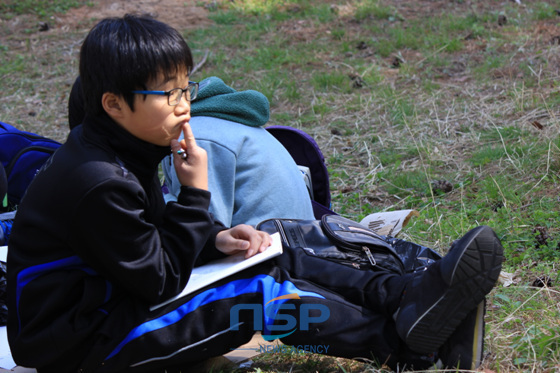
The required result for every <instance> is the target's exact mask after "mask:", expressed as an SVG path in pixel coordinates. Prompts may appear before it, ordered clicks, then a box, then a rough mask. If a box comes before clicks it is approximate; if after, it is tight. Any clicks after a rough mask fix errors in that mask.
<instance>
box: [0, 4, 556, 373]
mask: <svg viewBox="0 0 560 373" xmlns="http://www.w3.org/2000/svg"><path fill="white" fill-rule="evenodd" d="M76 6H89V7H92V8H93V7H95V5H94V4H91V3H89V2H87V1H77V0H76V1H70V0H57V1H51V2H26V1H10V0H8V1H4V2H3V3H2V4H0V14H1V15H0V75H1V76H2V79H1V80H0V91H1V92H2V94H1V95H0V112H2V116H1V118H0V120H2V121H5V122H8V123H12V124H15V125H17V126H20V127H22V128H24V129H26V130H30V131H34V132H38V133H41V134H43V135H46V136H49V137H52V138H55V139H57V140H59V141H63V140H64V138H65V136H66V134H67V116H66V115H67V114H66V100H67V98H68V94H69V89H70V85H71V84H72V82H73V79H74V78H75V76H76V75H77V55H78V50H79V46H80V43H81V40H82V39H83V37H84V35H85V33H86V32H87V30H88V28H89V27H90V26H92V25H93V24H94V22H95V20H91V19H88V18H84V19H82V20H79V21H76V24H72V25H64V24H61V23H57V19H58V18H57V17H59V16H61V15H62V14H63V13H64V12H66V11H68V10H69V9H72V7H76ZM184 6H185V7H187V8H188V9H198V10H203V11H204V12H205V15H206V16H207V17H208V18H209V19H210V20H211V24H210V25H209V26H201V27H185V29H184V30H181V31H182V32H183V34H184V36H185V38H186V39H187V41H188V42H189V44H190V45H191V47H192V49H193V53H194V55H195V59H196V60H197V61H200V60H202V58H203V57H204V56H205V54H206V53H208V58H207V60H206V62H205V63H204V64H203V65H202V66H201V68H200V70H199V71H197V72H196V74H195V75H194V76H193V79H195V80H201V79H203V78H205V77H207V76H212V75H216V76H219V77H220V78H222V79H223V80H224V81H225V82H226V83H227V84H229V85H231V86H233V87H234V88H236V89H238V90H244V89H255V90H258V91H261V92H263V93H264V94H265V95H266V96H267V97H268V99H269V100H270V102H271V112H272V114H271V120H270V124H275V125H292V126H295V127H298V128H302V129H303V130H305V131H307V132H308V133H309V134H311V135H312V136H314V138H315V139H316V140H317V142H318V143H319V145H320V146H321V148H322V150H323V152H324V154H325V157H326V159H327V166H328V168H329V172H330V175H331V190H332V196H333V206H332V208H333V209H334V210H335V211H337V212H339V213H341V214H342V215H344V216H347V217H349V218H351V219H354V220H359V219H361V218H362V217H364V216H365V215H367V214H369V213H371V212H374V211H384V210H394V209H403V208H414V209H416V210H418V211H419V212H420V216H419V217H416V218H414V219H412V220H411V222H410V224H409V225H408V226H407V228H406V229H405V230H404V231H403V232H402V234H403V238H406V239H409V240H411V241H415V242H418V243H421V244H424V245H427V246H430V247H434V248H435V249H437V250H439V251H441V252H445V250H446V248H447V247H448V246H449V244H450V243H451V242H452V241H453V240H454V239H456V238H457V237H459V236H461V235H462V234H464V233H465V232H466V231H467V230H468V229H470V228H472V227H474V226H476V225H480V224H486V225H489V226H491V227H493V228H494V229H495V230H496V232H497V233H498V235H499V237H500V238H501V239H502V241H503V244H504V247H505V250H506V261H505V262H504V273H505V274H510V275H511V279H512V281H511V282H510V283H509V284H508V286H503V285H499V286H497V287H496V289H495V290H494V291H493V292H492V293H491V295H490V296H489V299H488V312H487V330H486V332H487V335H486V343H487V351H488V356H487V357H486V359H485V362H484V368H485V369H488V370H490V371H495V372H498V371H499V372H510V371H511V372H521V371H535V372H551V371H555V370H557V369H558V368H559V366H560V348H559V345H560V342H559V338H560V327H559V322H558V320H560V306H559V303H560V296H559V292H558V290H557V289H558V281H559V280H560V279H559V273H560V272H559V266H560V246H559V241H560V214H559V213H560V203H559V200H558V194H559V191H560V175H559V173H558V170H559V156H560V136H559V134H560V124H559V122H558V118H559V115H560V111H559V107H560V106H559V105H558V104H559V103H560V91H559V83H558V82H559V81H560V79H559V72H558V66H560V45H559V40H560V25H559V21H560V17H559V15H558V13H557V9H560V1H558V0H551V1H547V2H541V1H531V2H529V1H525V2H522V4H517V3H515V2H507V1H505V2H484V1H469V2H467V1H463V0H455V1H443V0H441V1H439V0H434V1H432V2H422V3H418V2H415V1H400V2H390V1H386V0H349V1H347V0H344V1H342V0H333V1H329V2H326V1H322V0H309V1H308V0H306V1H303V0H268V1H263V0H261V1H258V0H238V1H235V2H230V1H221V0H216V1H210V0H207V1H206V0H204V1H198V2H185V3H184ZM160 18H161V19H163V20H165V15H164V14H161V15H160ZM40 22H47V23H49V24H50V26H51V28H50V29H49V30H48V31H44V32H43V31H39V23H40ZM434 182H436V183H434ZM442 183H443V184H446V185H447V184H449V185H451V186H452V189H451V190H449V191H446V192H443V191H442V190H439V189H434V185H441V184H442ZM539 278H547V279H550V282H546V284H547V286H545V287H540V286H534V285H535V284H536V285H540V284H542V283H539V282H538V281H537V282H535V281H536V280H537V279H539ZM267 355H269V354H267ZM360 364H361V365H360ZM360 364H358V363H356V362H352V361H343V360H340V359H331V358H326V357H322V356H320V355H319V356H317V355H311V356H310V355H305V356H298V355H280V356H277V355H274V354H270V355H269V356H263V357H261V358H259V359H257V361H256V362H255V363H254V365H253V367H252V368H250V369H249V370H248V371H251V372H257V371H258V372H271V371H313V372H314V371H322V372H323V371H346V372H349V371H364V370H368V371H380V370H379V369H378V368H377V367H376V366H375V365H372V364H367V363H366V364H363V363H360Z"/></svg>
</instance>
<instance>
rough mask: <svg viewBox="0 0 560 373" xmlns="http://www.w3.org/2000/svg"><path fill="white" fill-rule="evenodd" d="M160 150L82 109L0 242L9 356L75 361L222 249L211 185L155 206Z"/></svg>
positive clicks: (41, 363)
mask: <svg viewBox="0 0 560 373" xmlns="http://www.w3.org/2000/svg"><path fill="white" fill-rule="evenodd" d="M169 151H170V150H169V147H161V146H155V145H152V144H149V143H146V142H144V141H142V140H140V139H138V138H136V137H134V136H132V135H131V134H129V133H128V132H127V131H125V130H124V129H122V128H121V127H120V126H118V125H117V124H115V123H114V122H113V121H112V120H110V119H109V118H108V117H102V118H96V119H92V118H87V117H86V119H85V122H84V124H83V125H82V126H78V127H76V128H75V129H74V130H73V131H72V132H71V133H70V135H69V137H68V139H67V141H66V143H65V144H64V145H63V146H62V147H61V148H60V149H59V150H58V151H57V152H56V153H55V154H54V156H53V157H52V158H51V160H50V161H49V162H48V163H47V164H46V165H45V167H43V169H42V170H41V171H40V172H39V173H38V175H37V176H36V177H35V179H34V180H33V182H32V183H31V185H30V187H29V189H28V191H27V194H26V196H25V197H24V199H23V201H22V203H21V205H20V206H19V208H18V212H17V217H16V219H15V223H14V226H13V230H12V233H11V236H10V246H9V250H8V251H9V253H8V265H7V267H8V302H9V303H8V304H9V306H8V308H9V320H8V338H9V342H10V347H11V350H12V355H13V357H14V359H15V361H16V363H18V364H20V365H23V366H30V367H37V368H41V367H45V368H47V369H45V370H49V369H48V367H53V368H54V367H56V365H57V364H58V363H60V362H61V361H64V362H65V364H64V366H72V365H73V364H72V363H74V364H79V362H80V360H81V359H83V357H84V356H85V355H86V354H87V353H88V350H89V349H90V348H91V346H92V345H93V342H94V341H98V340H99V338H102V336H103V331H104V330H108V328H113V327H116V326H118V322H119V321H118V320H119V318H122V317H125V316H126V315H125V313H127V312H128V313H130V312H133V311H131V310H134V309H147V308H148V307H149V306H150V305H154V304H157V303H159V302H161V301H163V300H166V299H168V298H169V297H171V296H173V295H175V294H177V293H179V292H180V291H181V290H182V289H183V287H184V286H185V284H186V282H187V280H188V278H189V275H190V271H191V269H192V268H193V266H194V265H195V262H199V263H201V262H205V261H207V260H209V259H212V258H215V257H218V256H220V255H221V254H220V253H219V252H218V251H217V250H216V249H215V248H214V243H215V237H216V234H217V233H218V232H219V231H220V230H222V229H224V226H223V225H221V224H220V223H219V222H216V221H215V220H214V219H213V217H212V215H211V214H210V213H209V212H208V205H209V201H210V193H209V192H207V191H203V190H200V189H196V188H188V187H183V188H182V190H181V194H180V196H179V200H178V202H177V203H169V204H167V205H165V203H164V201H163V197H162V193H161V188H160V183H159V180H158V164H159V162H160V161H161V160H162V159H163V157H164V156H165V155H167V154H169ZM117 313H119V315H117Z"/></svg>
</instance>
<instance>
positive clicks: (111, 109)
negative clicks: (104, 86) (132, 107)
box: [101, 92, 126, 118]
mask: <svg viewBox="0 0 560 373" xmlns="http://www.w3.org/2000/svg"><path fill="white" fill-rule="evenodd" d="M101 105H102V106H103V109H105V112H106V113H107V114H109V116H111V117H112V118H121V117H122V116H123V115H124V110H125V109H126V108H125V105H126V103H125V102H124V100H123V98H122V97H121V96H117V95H116V94H114V93H112V92H105V93H103V96H102V97H101Z"/></svg>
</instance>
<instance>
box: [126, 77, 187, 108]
mask: <svg viewBox="0 0 560 373" xmlns="http://www.w3.org/2000/svg"><path fill="white" fill-rule="evenodd" d="M132 93H138V94H141V95H159V96H167V103H168V104H169V106H177V105H179V102H181V97H183V96H185V100H187V101H191V100H194V99H195V98H196V95H198V83H197V82H189V85H188V86H187V88H173V89H170V90H169V91H132Z"/></svg>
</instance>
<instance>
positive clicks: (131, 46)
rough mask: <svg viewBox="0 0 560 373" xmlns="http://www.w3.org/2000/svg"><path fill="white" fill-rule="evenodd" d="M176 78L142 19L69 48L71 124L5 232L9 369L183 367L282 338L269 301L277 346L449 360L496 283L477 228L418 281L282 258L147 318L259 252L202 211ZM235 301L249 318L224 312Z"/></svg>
mask: <svg viewBox="0 0 560 373" xmlns="http://www.w3.org/2000/svg"><path fill="white" fill-rule="evenodd" d="M192 66H193V62H192V56H191V52H190V49H189V47H188V45H187V44H186V42H185V40H184V39H183V38H182V36H181V34H180V33H178V32H177V31H176V30H174V29H173V28H171V27H169V26H168V25H166V24H164V23H161V22H158V21H156V20H153V19H151V18H145V17H138V16H132V15H126V16H124V17H123V18H108V19H104V20H102V21H100V22H99V23H98V24H97V25H96V26H94V27H93V29H92V30H91V31H90V32H89V34H88V36H87V37H86V39H85V40H84V42H83V45H82V47H81V51H80V76H81V79H82V85H83V92H87V94H86V95H84V99H85V101H84V102H85V112H86V115H85V118H84V121H83V124H82V125H81V126H79V127H77V128H76V129H74V130H72V131H71V133H70V135H69V137H68V139H67V141H66V143H65V144H63V145H62V146H61V147H60V148H59V150H58V151H57V152H56V153H55V154H54V156H53V157H52V158H51V159H50V160H49V162H48V163H47V164H46V165H45V166H44V167H43V168H42V169H41V171H40V172H39V173H38V174H37V176H36V177H35V179H34V180H33V182H32V183H31V185H30V186H29V188H28V190H27V194H26V195H25V197H24V198H23V200H22V202H21V204H20V206H19V209H18V217H17V219H16V220H15V222H14V225H13V230H12V233H11V237H10V247H9V252H8V265H7V267H8V300H9V306H8V308H9V309H10V310H11V311H10V312H9V315H8V317H9V320H8V339H9V343H10V347H11V351H12V355H13V357H14V360H15V362H16V363H17V364H19V365H23V366H28V367H35V368H37V369H38V371H39V372H41V373H42V372H60V371H65V372H70V371H76V372H124V371H130V372H156V371H160V372H163V371H168V372H170V371H173V370H180V369H183V370H184V369H185V368H186V367H189V366H191V365H192V364H193V363H194V362H198V361H202V360H205V359H208V358H210V357H213V356H218V355H222V354H224V353H227V352H229V351H230V350H231V349H232V348H236V347H238V346H240V345H242V344H244V343H247V342H248V341H249V340H250V339H251V337H252V336H253V334H254V333H255V330H256V329H257V328H256V326H258V325H261V324H264V325H265V326H266V328H265V329H266V330H268V331H269V332H271V331H272V332H273V331H274V330H278V326H285V325H278V324H276V323H275V322H274V321H275V317H272V316H274V315H272V316H271V314H269V313H268V312H257V311H259V310H261V311H262V310H263V309H266V308H267V303H268V302H270V301H283V302H286V303H285V304H286V306H289V307H285V308H286V309H287V310H288V311H289V312H290V313H289V314H287V315H282V316H284V319H283V320H286V319H287V317H288V316H289V317H290V318H289V319H288V320H296V324H297V325H299V326H300V327H294V329H293V331H292V332H291V333H287V334H284V335H277V337H278V338H279V339H280V340H281V341H282V342H283V343H285V344H288V345H294V344H295V345H325V346H327V345H328V346H329V348H328V354H330V355H333V356H341V357H349V358H360V357H363V358H367V359H372V358H374V359H376V360H377V361H378V362H380V363H385V364H387V365H389V366H391V367H399V366H403V365H405V366H407V367H410V366H411V365H413V366H414V368H417V369H423V368H426V367H429V366H431V365H432V364H433V362H434V357H435V356H436V355H437V356H438V357H439V358H441V359H443V360H446V359H448V358H449V356H450V355H449V353H452V354H453V350H454V348H453V347H454V345H450V343H456V341H457V340H456V339H455V338H454V335H455V333H456V332H457V331H459V328H460V326H461V325H463V324H461V323H463V322H464V321H466V320H468V317H469V315H471V314H472V311H473V310H475V309H476V307H477V306H478V305H479V304H481V302H483V301H484V299H485V296H486V294H487V293H488V292H490V291H491V289H492V288H493V286H494V283H495V281H496V280H497V278H498V276H499V273H500V268H501V262H502V256H503V253H502V252H503V249H502V246H501V244H500V241H499V239H498V238H497V236H496V235H495V233H494V232H493V231H492V230H491V229H490V228H489V227H486V226H481V227H477V228H475V229H473V230H471V231H469V232H468V233H467V234H466V235H464V236H463V237H462V238H460V239H459V240H457V241H456V242H455V243H454V244H453V245H452V247H451V248H450V250H449V253H448V254H447V255H446V256H445V257H443V258H442V259H441V260H439V261H437V262H435V263H433V264H431V265H430V266H429V267H427V268H426V270H424V271H421V272H415V273H411V274H405V275H398V274H395V273H392V272H388V271H383V270H377V271H376V270H358V269H355V268H353V267H351V266H347V265H345V264H342V263H339V262H334V261H330V260H324V259H322V258H318V257H315V256H312V255H308V254H307V253H306V251H305V250H303V249H302V248H293V249H290V250H285V251H284V253H283V254H282V255H280V256H278V257H276V258H274V259H272V260H269V261H266V262H264V263H261V264H258V265H255V266H253V267H251V268H249V269H247V270H244V271H241V272H238V273H237V274H234V275H232V276H230V277H227V278H225V279H223V280H221V281H218V282H216V283H214V284H212V285H209V286H207V287H205V288H202V289H200V290H198V291H196V292H194V293H192V294H189V295H187V296H184V297H181V298H179V299H176V300H174V301H173V302H171V303H169V304H166V305H165V306H162V307H160V308H157V309H155V310H154V309H152V307H151V306H153V305H155V304H159V303H161V302H163V301H166V300H167V299H169V298H171V297H173V296H175V295H176V294H178V293H179V292H180V291H181V290H182V289H183V288H184V286H185V284H186V283H187V281H188V280H189V276H190V274H191V271H192V268H193V267H194V266H195V265H198V264H201V263H205V262H207V261H208V260H211V259H212V258H217V257H221V256H225V255H229V254H232V253H236V252H245V256H246V257H250V256H253V255H255V254H256V253H258V252H260V251H263V250H264V249H266V247H267V246H268V245H269V244H270V242H271V238H270V236H269V235H268V234H266V233H264V232H260V231H257V230H255V229H254V228H253V227H251V226H249V225H237V226H234V227H233V228H230V229H227V228H226V227H224V226H223V225H222V224H221V223H220V222H218V221H216V220H215V219H214V218H213V216H212V215H211V214H210V213H209V212H208V205H209V203H210V193H209V192H208V190H207V189H208V184H207V181H208V176H207V159H206V152H205V151H204V150H203V149H202V148H200V147H199V146H198V145H197V144H196V140H195V137H194V136H193V134H192V131H191V130H190V127H189V124H188V122H189V120H190V100H191V99H194V98H195V96H196V94H197V83H195V82H191V81H190V80H189V72H190V71H191V70H192ZM131 67H134V68H131ZM181 132H182V133H183V135H184V139H183V140H182V141H180V142H179V141H178V139H179V137H180V135H181ZM170 147H171V150H172V152H173V160H174V167H175V172H176V173H177V177H178V180H179V182H180V183H181V188H180V192H179V195H178V197H177V201H176V202H169V203H167V204H165V202H164V200H163V196H162V193H161V189H160V183H159V180H158V165H159V163H160V162H161V160H162V159H163V158H164V157H165V156H167V155H168V154H169V151H170ZM183 154H186V155H187V156H186V157H184V156H183ZM240 304H241V305H249V306H251V308H252V309H253V310H254V311H255V312H240V313H238V314H236V315H235V316H236V317H232V312H231V310H232V309H234V307H238V306H239V305H240ZM297 310H300V311H306V312H307V313H304V312H297ZM318 310H319V311H321V312H320V313H317V312H316V311H318ZM322 311H326V312H325V313H323V312H322ZM327 314H328V315H327ZM301 315H303V316H301ZM326 316H328V317H326ZM278 320H279V321H282V319H278ZM233 321H235V322H233ZM309 324H311V326H312V327H309ZM468 325H470V324H468ZM275 327H276V329H275ZM265 333H266V331H265ZM471 341H472V339H471ZM470 354H472V349H471V352H470V353H469V352H468V351H467V355H466V356H461V357H460V359H461V362H460V364H463V362H464V361H467V360H469V359H471V358H472V357H473V356H472V355H470ZM449 361H450V360H446V361H444V362H443V363H444V365H448V364H449V363H448V362H449ZM469 363H470V361H469Z"/></svg>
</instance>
